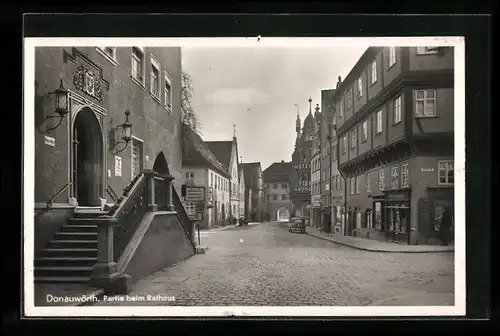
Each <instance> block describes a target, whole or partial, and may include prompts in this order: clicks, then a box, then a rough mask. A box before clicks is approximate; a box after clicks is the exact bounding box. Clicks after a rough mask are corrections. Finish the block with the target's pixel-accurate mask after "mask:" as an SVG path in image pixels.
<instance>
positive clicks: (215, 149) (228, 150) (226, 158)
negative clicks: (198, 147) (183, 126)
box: [205, 141, 233, 169]
mask: <svg viewBox="0 0 500 336" xmlns="http://www.w3.org/2000/svg"><path fill="white" fill-rule="evenodd" d="M205 145H206V146H207V147H208V149H210V151H211V152H212V153H213V154H214V155H215V157H216V158H217V160H218V161H219V162H220V163H222V164H223V165H224V166H225V167H226V168H228V169H229V164H230V163H231V154H232V152H233V141H205Z"/></svg>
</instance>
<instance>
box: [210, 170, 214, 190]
mask: <svg viewBox="0 0 500 336" xmlns="http://www.w3.org/2000/svg"><path fill="white" fill-rule="evenodd" d="M213 186H214V173H210V187H213Z"/></svg>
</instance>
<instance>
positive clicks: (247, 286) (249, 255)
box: [95, 223, 454, 306]
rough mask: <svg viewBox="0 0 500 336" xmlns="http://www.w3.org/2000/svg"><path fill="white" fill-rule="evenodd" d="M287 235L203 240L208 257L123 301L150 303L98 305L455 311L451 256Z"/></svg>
mask: <svg viewBox="0 0 500 336" xmlns="http://www.w3.org/2000/svg"><path fill="white" fill-rule="evenodd" d="M287 228H288V227H287V224H278V223H264V224H260V225H254V226H248V227H241V228H240V227H237V228H232V229H228V230H224V231H217V232H215V231H214V232H209V233H204V234H203V235H202V238H201V239H202V245H204V246H207V247H208V250H207V252H206V254H200V255H195V256H193V257H191V258H189V259H187V260H185V261H182V262H180V263H178V264H176V265H173V266H172V267H169V268H166V269H164V270H162V271H160V272H157V273H155V274H152V275H150V276H149V277H147V278H144V279H142V280H140V281H139V282H138V283H137V284H136V286H135V288H134V291H133V292H132V293H130V294H129V296H128V297H132V298H133V297H136V298H147V296H148V295H150V300H146V301H137V302H131V301H121V302H116V301H115V302H109V301H107V302H106V301H104V300H103V299H101V301H100V302H98V303H96V304H95V305H182V306H194V305H210V306H214V305H216V306H231V305H233V306H234V305H239V306H241V305H243V306H260V305H264V306H308V305H311V306H314V305H326V306H365V305H398V306H399V305H411V306H413V305H430V306H432V305H453V302H454V294H453V292H454V266H453V260H454V254H453V253H423V254H422V253H380V252H367V251H361V250H357V249H353V248H350V247H345V246H340V245H337V244H334V243H331V242H328V241H325V240H321V239H318V238H316V237H313V236H310V235H307V234H294V233H289V232H288V229H287ZM164 297H175V301H169V300H162V298H164ZM154 298H156V300H154Z"/></svg>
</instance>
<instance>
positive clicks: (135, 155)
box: [131, 138, 142, 179]
mask: <svg viewBox="0 0 500 336" xmlns="http://www.w3.org/2000/svg"><path fill="white" fill-rule="evenodd" d="M131 157H132V164H131V166H132V179H133V178H134V177H135V176H137V175H138V174H140V173H141V171H142V141H141V140H139V139H137V138H132V155H131Z"/></svg>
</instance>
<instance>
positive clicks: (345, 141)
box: [342, 135, 348, 154]
mask: <svg viewBox="0 0 500 336" xmlns="http://www.w3.org/2000/svg"><path fill="white" fill-rule="evenodd" d="M347 148H348V143H347V135H344V136H343V137H342V154H345V153H347Z"/></svg>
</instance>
